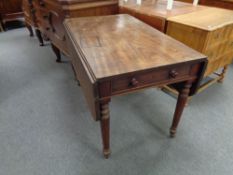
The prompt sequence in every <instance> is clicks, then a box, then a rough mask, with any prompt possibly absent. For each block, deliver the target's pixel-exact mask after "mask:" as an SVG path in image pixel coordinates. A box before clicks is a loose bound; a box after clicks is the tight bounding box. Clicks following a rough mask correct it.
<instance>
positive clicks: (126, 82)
mask: <svg viewBox="0 0 233 175" xmlns="http://www.w3.org/2000/svg"><path fill="white" fill-rule="evenodd" d="M190 70H191V66H190V65H186V66H178V67H176V68H161V69H160V70H156V71H149V72H146V73H143V74H142V73H140V74H133V75H132V76H127V77H122V78H119V79H115V80H113V81H112V93H113V94H117V93H120V92H122V91H127V90H130V89H134V88H135V89H137V88H141V87H145V86H149V85H150V86H151V85H152V84H155V85H156V84H158V83H161V82H164V83H165V84H166V82H167V81H169V82H171V79H173V80H174V82H175V81H178V80H179V79H182V78H185V77H187V76H189V75H190Z"/></svg>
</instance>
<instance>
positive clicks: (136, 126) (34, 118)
mask: <svg viewBox="0 0 233 175" xmlns="http://www.w3.org/2000/svg"><path fill="white" fill-rule="evenodd" d="M55 59H56V58H55V55H54V54H53V52H52V50H51V48H50V46H49V45H47V46H45V47H39V44H38V41H37V39H36V38H35V37H34V38H30V37H29V36H28V31H27V30H26V29H24V28H22V29H15V30H10V31H7V32H3V33H0V175H170V174H172V175H230V174H233V166H232V165H233V137H232V133H233V65H231V66H230V68H229V71H228V73H227V77H226V79H225V82H224V83H223V84H215V85H213V86H212V87H210V88H209V89H207V90H206V91H204V92H203V93H201V94H198V95H196V96H195V97H194V98H193V100H192V102H191V104H190V106H188V107H187V108H186V110H185V112H184V115H183V118H182V121H181V123H180V126H179V130H178V133H177V137H176V138H174V139H170V138H169V137H168V130H169V127H170V124H171V120H172V115H173V111H174V108H175V103H176V100H175V99H174V98H172V97H170V96H168V95H167V94H165V93H163V92H161V91H158V90H156V89H150V90H146V91H143V92H138V93H134V94H130V95H126V96H119V97H115V98H113V99H112V102H111V106H110V109H111V148H112V155H111V157H110V158H109V159H108V160H105V159H104V158H103V157H102V154H101V137H100V128H99V123H97V122H94V121H93V119H92V117H91V115H90V113H89V111H88V108H87V105H86V102H85V99H84V97H83V94H82V91H81V89H80V87H78V86H77V83H76V82H75V81H74V75H73V72H72V69H71V67H70V65H69V64H68V63H63V64H58V63H56V62H55ZM63 59H65V58H64V57H63Z"/></svg>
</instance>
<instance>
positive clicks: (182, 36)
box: [120, 0, 233, 94]
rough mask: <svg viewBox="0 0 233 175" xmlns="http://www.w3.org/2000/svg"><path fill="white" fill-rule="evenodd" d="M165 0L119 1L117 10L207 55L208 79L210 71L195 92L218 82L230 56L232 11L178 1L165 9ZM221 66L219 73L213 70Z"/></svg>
mask: <svg viewBox="0 0 233 175" xmlns="http://www.w3.org/2000/svg"><path fill="white" fill-rule="evenodd" d="M166 3H167V2H166V1H164V0H157V1H153V0H152V1H151V0H146V1H142V4H141V5H138V4H137V3H136V1H132V0H131V1H128V2H121V4H120V12H121V13H128V14H131V15H133V16H135V17H137V18H138V19H141V20H142V21H144V22H146V23H148V24H149V25H151V26H153V27H155V28H156V29H158V30H160V31H163V32H164V33H166V34H168V35H170V36H172V37H174V38H175V39H177V40H179V41H181V42H183V43H185V44H187V45H188V46H190V47H192V48H194V49H196V50H198V51H200V52H201V53H203V54H206V55H207V56H208V60H209V63H208V68H207V71H206V73H205V77H208V79H209V77H210V75H211V74H212V75H211V76H212V77H211V78H210V80H208V81H206V82H205V83H203V84H202V86H201V87H200V89H199V92H201V91H202V90H204V89H205V88H207V87H208V86H210V85H212V84H213V83H215V82H222V81H223V78H224V76H225V73H226V71H227V66H228V65H229V64H230V63H231V61H232V58H233V53H232V51H233V47H232V42H233V38H232V34H231V31H232V30H233V25H232V24H233V11H229V10H225V9H220V8H213V7H207V6H193V5H192V4H190V3H184V2H179V1H175V2H174V7H173V9H172V10H170V11H168V10H167V9H166ZM221 68H222V69H223V70H222V72H221V73H216V72H217V71H218V70H219V69H221ZM213 75H214V76H213ZM167 89H168V90H169V91H171V90H172V89H170V88H167ZM172 92H175V91H173V90H172ZM176 94H177V92H176Z"/></svg>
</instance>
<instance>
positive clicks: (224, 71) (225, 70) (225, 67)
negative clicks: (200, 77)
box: [218, 65, 228, 83]
mask: <svg viewBox="0 0 233 175" xmlns="http://www.w3.org/2000/svg"><path fill="white" fill-rule="evenodd" d="M227 69H228V65H226V66H224V67H223V70H222V73H221V75H220V76H221V78H220V79H219V80H218V82H219V83H222V82H223V80H224V78H225V75H226V73H227Z"/></svg>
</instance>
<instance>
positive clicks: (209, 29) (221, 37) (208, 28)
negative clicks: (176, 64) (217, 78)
mask: <svg viewBox="0 0 233 175" xmlns="http://www.w3.org/2000/svg"><path fill="white" fill-rule="evenodd" d="M166 33H167V34H168V35H170V36H172V37H173V38H175V39H177V40H179V41H181V42H183V43H185V44H186V45H188V46H190V47H192V48H194V49H195V50H197V51H200V52H201V53H203V54H205V55H207V56H208V61H209V63H208V67H207V70H206V73H205V76H208V75H210V74H212V73H214V72H215V71H216V70H217V69H219V68H222V67H224V66H226V65H228V64H230V63H231V62H232V58H233V11H230V10H225V9H218V8H208V9H205V10H201V11H199V12H193V13H189V14H184V15H180V16H176V17H171V18H169V19H168V25H167V32H166Z"/></svg>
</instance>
